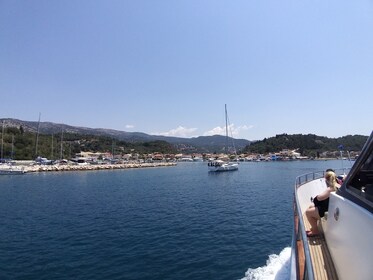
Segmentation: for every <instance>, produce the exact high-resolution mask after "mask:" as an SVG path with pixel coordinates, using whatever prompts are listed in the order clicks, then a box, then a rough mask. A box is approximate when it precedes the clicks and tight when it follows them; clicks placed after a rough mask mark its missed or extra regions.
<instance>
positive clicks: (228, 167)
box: [209, 163, 238, 172]
mask: <svg viewBox="0 0 373 280" xmlns="http://www.w3.org/2000/svg"><path fill="white" fill-rule="evenodd" d="M235 170H238V163H223V164H222V165H219V166H209V171H211V172H224V171H235Z"/></svg>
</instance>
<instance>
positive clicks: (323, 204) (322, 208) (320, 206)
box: [313, 196, 329, 218]
mask: <svg viewBox="0 0 373 280" xmlns="http://www.w3.org/2000/svg"><path fill="white" fill-rule="evenodd" d="M313 203H314V204H315V207H316V208H317V210H318V211H319V216H320V217H321V218H322V217H324V215H325V212H328V208H329V197H328V198H327V199H324V200H321V201H320V200H318V199H317V196H316V197H315V198H314V199H313Z"/></svg>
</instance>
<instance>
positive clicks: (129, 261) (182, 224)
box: [0, 160, 349, 280]
mask: <svg viewBox="0 0 373 280" xmlns="http://www.w3.org/2000/svg"><path fill="white" fill-rule="evenodd" d="M347 166H349V163H348V162H346V161H344V162H343V161H337V160H328V161H319V160H317V161H316V160H315V161H287V162H283V161H279V162H276V161H275V162H242V163H240V165H239V170H238V171H233V172H221V173H211V172H208V170H207V163H204V162H183V163H178V164H177V166H174V167H161V168H139V169H123V170H107V171H78V172H60V173H59V172H48V173H30V174H25V175H17V176H16V175H13V176H11V175H4V176H0V279H90V280H92V279H162V280H163V279H196V280H198V279H201V280H202V279H214V280H215V279H229V280H235V279H243V280H252V279H276V280H282V279H288V278H289V261H290V246H291V239H292V230H293V224H292V222H293V216H292V202H293V191H294V183H295V178H296V176H298V175H301V174H305V173H309V172H313V171H319V170H325V169H327V168H343V167H347Z"/></svg>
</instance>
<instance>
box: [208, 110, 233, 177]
mask: <svg viewBox="0 0 373 280" xmlns="http://www.w3.org/2000/svg"><path fill="white" fill-rule="evenodd" d="M225 137H226V141H225V154H226V155H228V140H229V137H228V114H227V104H225ZM232 139H233V138H232ZM207 166H208V170H209V171H211V172H220V171H234V170H238V163H237V162H229V161H223V160H220V159H218V160H212V161H209V162H208V164H207Z"/></svg>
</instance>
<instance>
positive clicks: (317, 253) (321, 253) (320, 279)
mask: <svg viewBox="0 0 373 280" xmlns="http://www.w3.org/2000/svg"><path fill="white" fill-rule="evenodd" d="M303 221H304V224H305V227H306V230H310V227H311V226H310V224H309V223H308V220H307V217H306V215H303ZM319 229H320V232H321V233H322V234H320V235H319V236H315V237H309V238H308V245H309V248H310V253H311V258H312V263H313V269H314V276H315V279H316V280H324V279H327V280H330V279H333V280H338V276H337V273H336V271H335V268H334V264H333V261H332V258H331V256H330V253H329V249H328V246H327V245H326V240H325V237H324V234H323V232H322V227H321V226H320V225H319Z"/></svg>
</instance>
